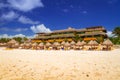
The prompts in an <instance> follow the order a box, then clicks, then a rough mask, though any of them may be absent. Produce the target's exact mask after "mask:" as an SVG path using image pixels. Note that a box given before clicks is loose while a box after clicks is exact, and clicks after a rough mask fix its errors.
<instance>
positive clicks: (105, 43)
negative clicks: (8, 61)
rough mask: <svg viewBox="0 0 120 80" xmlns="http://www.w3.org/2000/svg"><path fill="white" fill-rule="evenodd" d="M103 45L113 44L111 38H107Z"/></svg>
mask: <svg viewBox="0 0 120 80" xmlns="http://www.w3.org/2000/svg"><path fill="white" fill-rule="evenodd" d="M103 45H108V46H113V43H112V42H111V41H110V40H109V39H107V40H105V41H104V42H103Z"/></svg>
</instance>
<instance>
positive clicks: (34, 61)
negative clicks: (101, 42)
mask: <svg viewBox="0 0 120 80" xmlns="http://www.w3.org/2000/svg"><path fill="white" fill-rule="evenodd" d="M0 80H120V49H114V50H112V51H73V50H70V51H62V50H60V51H53V50H51V51H44V50H43V51H42V50H41V51H40V50H20V49H13V50H5V49H4V48H1V49H0Z"/></svg>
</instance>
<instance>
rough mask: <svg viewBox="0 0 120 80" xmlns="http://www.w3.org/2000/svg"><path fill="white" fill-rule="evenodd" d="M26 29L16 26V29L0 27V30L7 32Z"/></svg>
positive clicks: (25, 29)
mask: <svg viewBox="0 0 120 80" xmlns="http://www.w3.org/2000/svg"><path fill="white" fill-rule="evenodd" d="M27 30H28V28H16V29H12V28H7V27H3V28H0V31H9V32H22V31H27Z"/></svg>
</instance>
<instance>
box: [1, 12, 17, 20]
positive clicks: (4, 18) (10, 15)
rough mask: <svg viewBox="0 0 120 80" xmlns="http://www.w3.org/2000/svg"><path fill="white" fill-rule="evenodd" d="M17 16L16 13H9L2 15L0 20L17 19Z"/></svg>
mask: <svg viewBox="0 0 120 80" xmlns="http://www.w3.org/2000/svg"><path fill="white" fill-rule="evenodd" d="M18 16H19V15H18V14H17V13H15V12H14V11H10V12H8V13H7V14H3V15H2V16H1V19H3V20H13V19H16V18H18Z"/></svg>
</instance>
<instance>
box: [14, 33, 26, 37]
mask: <svg viewBox="0 0 120 80" xmlns="http://www.w3.org/2000/svg"><path fill="white" fill-rule="evenodd" d="M13 37H26V36H25V35H23V34H16V35H14V36H13Z"/></svg>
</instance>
